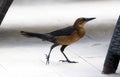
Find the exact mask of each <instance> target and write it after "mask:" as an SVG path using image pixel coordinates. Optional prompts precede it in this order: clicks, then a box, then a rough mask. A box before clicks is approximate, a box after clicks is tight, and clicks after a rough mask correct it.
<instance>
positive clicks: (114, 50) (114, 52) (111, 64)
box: [103, 16, 120, 74]
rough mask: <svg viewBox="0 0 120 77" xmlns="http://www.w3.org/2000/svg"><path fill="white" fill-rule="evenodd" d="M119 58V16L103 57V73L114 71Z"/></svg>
mask: <svg viewBox="0 0 120 77" xmlns="http://www.w3.org/2000/svg"><path fill="white" fill-rule="evenodd" d="M119 60H120V16H119V19H118V21H117V24H116V28H115V30H114V33H113V37H112V40H111V43H110V46H109V49H108V53H107V56H106V59H105V63H104V68H103V73H104V74H111V73H115V72H116V70H117V67H118V64H119Z"/></svg>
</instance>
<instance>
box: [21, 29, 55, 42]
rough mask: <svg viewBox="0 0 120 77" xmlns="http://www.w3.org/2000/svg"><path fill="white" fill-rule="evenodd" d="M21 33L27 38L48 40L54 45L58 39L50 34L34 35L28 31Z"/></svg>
mask: <svg viewBox="0 0 120 77" xmlns="http://www.w3.org/2000/svg"><path fill="white" fill-rule="evenodd" d="M20 33H21V34H22V35H24V36H26V37H36V38H40V39H42V40H47V41H50V42H53V43H55V42H56V38H55V37H54V36H52V35H49V34H40V33H32V32H26V31H21V32H20Z"/></svg>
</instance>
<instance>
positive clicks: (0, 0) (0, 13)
mask: <svg viewBox="0 0 120 77" xmlns="http://www.w3.org/2000/svg"><path fill="white" fill-rule="evenodd" d="M12 2H13V0H0V25H1V23H2V20H3V18H4V17H5V14H6V13H7V11H8V9H9V7H10V5H11V4H12Z"/></svg>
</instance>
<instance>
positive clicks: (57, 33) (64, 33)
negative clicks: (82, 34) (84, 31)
mask: <svg viewBox="0 0 120 77" xmlns="http://www.w3.org/2000/svg"><path fill="white" fill-rule="evenodd" d="M74 31H75V28H74V27H73V26H69V27H66V28H63V29H59V30H56V31H53V32H50V33H47V34H50V35H53V36H67V35H71V34H72V33H73V32H74Z"/></svg>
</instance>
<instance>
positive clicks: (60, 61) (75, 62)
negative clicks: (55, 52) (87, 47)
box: [59, 60, 78, 63]
mask: <svg viewBox="0 0 120 77" xmlns="http://www.w3.org/2000/svg"><path fill="white" fill-rule="evenodd" d="M59 62H68V63H78V62H76V61H70V60H59Z"/></svg>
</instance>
